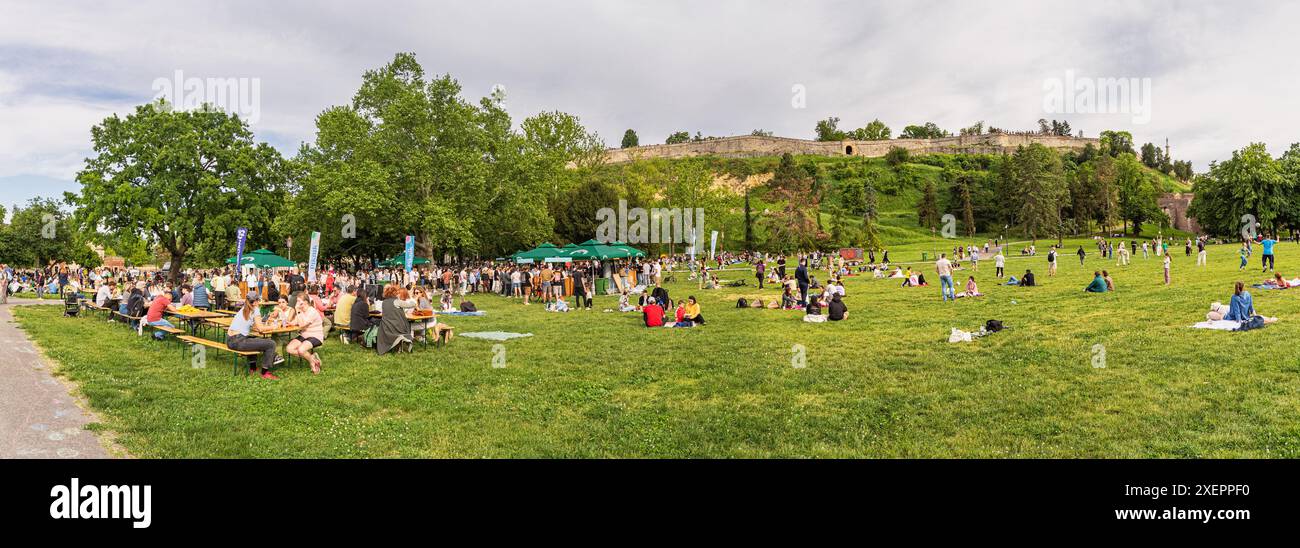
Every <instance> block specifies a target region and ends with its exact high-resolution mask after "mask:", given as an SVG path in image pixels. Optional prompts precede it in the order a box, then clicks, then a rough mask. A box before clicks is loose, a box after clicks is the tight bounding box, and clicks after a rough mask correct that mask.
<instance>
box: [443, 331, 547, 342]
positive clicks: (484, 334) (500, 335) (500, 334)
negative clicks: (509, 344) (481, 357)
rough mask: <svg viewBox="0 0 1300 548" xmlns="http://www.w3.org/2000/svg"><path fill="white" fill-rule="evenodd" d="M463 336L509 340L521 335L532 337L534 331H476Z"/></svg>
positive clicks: (490, 339) (462, 334)
mask: <svg viewBox="0 0 1300 548" xmlns="http://www.w3.org/2000/svg"><path fill="white" fill-rule="evenodd" d="M460 336H462V337H469V338H471V339H485V340H489V341H508V340H510V339H516V338H520V337H531V336H533V334H532V333H509V332H506V331H474V332H472V333H461V334H460Z"/></svg>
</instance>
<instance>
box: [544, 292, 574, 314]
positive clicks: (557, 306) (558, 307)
mask: <svg viewBox="0 0 1300 548" xmlns="http://www.w3.org/2000/svg"><path fill="white" fill-rule="evenodd" d="M546 310H547V311H549V312H568V311H569V302H568V301H567V300H565V299H564V297H563V296H561V295H556V296H555V302H552V303H549V304H547V305H546Z"/></svg>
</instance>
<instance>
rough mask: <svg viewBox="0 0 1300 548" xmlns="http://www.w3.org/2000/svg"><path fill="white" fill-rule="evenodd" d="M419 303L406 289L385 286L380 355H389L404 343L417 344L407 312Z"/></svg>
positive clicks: (380, 324)
mask: <svg viewBox="0 0 1300 548" xmlns="http://www.w3.org/2000/svg"><path fill="white" fill-rule="evenodd" d="M416 304H417V303H416V302H415V300H414V299H412V298H411V297H410V294H409V293H407V291H406V289H403V288H402V287H401V286H399V285H397V284H394V283H390V284H388V285H385V286H384V299H383V301H381V302H380V304H379V306H380V312H381V314H382V315H381V317H380V319H379V339H378V348H377V350H378V351H379V354H380V355H383V354H387V353H388V352H390V351H392V350H393V349H394V348H398V347H399V345H401V344H402V343H406V344H411V343H413V342H415V336H414V335H413V334H412V333H411V322H410V320H408V319H407V318H406V312H407V311H408V310H411V309H413V308H415V305H416Z"/></svg>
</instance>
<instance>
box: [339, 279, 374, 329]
mask: <svg viewBox="0 0 1300 548" xmlns="http://www.w3.org/2000/svg"><path fill="white" fill-rule="evenodd" d="M348 293H349V294H350V295H351V296H352V298H353V301H352V306H351V314H350V315H349V317H348V331H347V333H344V335H347V337H346V338H345V340H344V341H343V342H345V343H350V342H351V341H352V339H353V338H355V337H362V336H364V335H365V332H366V330H367V329H369V328H370V327H371V326H373V325H375V324H377V323H379V321H378V320H376V319H375V318H372V317H370V294H369V292H367V291H365V290H363V289H361V287H360V286H359V285H355V286H352V287H349V288H348ZM339 310H342V308H340V309H339Z"/></svg>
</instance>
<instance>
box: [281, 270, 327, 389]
mask: <svg viewBox="0 0 1300 548" xmlns="http://www.w3.org/2000/svg"><path fill="white" fill-rule="evenodd" d="M296 304H297V306H295V307H294V312H295V314H294V317H293V320H291V323H292V325H295V326H298V327H301V328H302V330H301V331H299V332H298V336H297V337H294V338H293V340H291V341H289V344H287V345H285V348H284V351H285V352H288V353H289V355H290V356H298V357H300V358H302V359H303V360H305V361H306V362H307V363H309V364H311V372H312V374H314V375H319V374H320V366H321V360H320V356H317V355H316V353H315V352H313V350H315V349H316V348H317V347H319V346H320V345H322V344H324V343H325V330H324V328H323V327H322V322H323V320H324V317H322V316H321V313H320V311H319V310H316V307H315V306H312V304H311V299H309V298H308V297H307V296H306V295H305V294H304V292H302V291H299V292H298V300H297V302H296Z"/></svg>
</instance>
